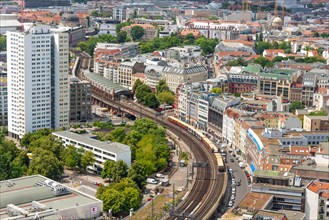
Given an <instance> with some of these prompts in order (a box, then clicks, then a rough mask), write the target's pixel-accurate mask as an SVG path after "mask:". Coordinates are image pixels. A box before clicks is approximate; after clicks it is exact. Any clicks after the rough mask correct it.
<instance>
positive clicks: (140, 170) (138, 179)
mask: <svg viewBox="0 0 329 220" xmlns="http://www.w3.org/2000/svg"><path fill="white" fill-rule="evenodd" d="M128 178H130V179H132V180H133V181H134V182H135V183H136V184H137V185H138V187H139V188H140V189H142V188H143V187H144V186H145V184H146V179H147V173H146V170H145V168H144V166H143V165H142V164H141V163H139V162H138V161H135V162H134V163H132V165H131V166H130V169H129V172H128Z"/></svg>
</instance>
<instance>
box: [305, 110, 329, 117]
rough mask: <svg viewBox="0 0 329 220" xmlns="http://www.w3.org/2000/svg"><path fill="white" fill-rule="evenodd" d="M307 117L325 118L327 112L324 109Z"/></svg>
mask: <svg viewBox="0 0 329 220" xmlns="http://www.w3.org/2000/svg"><path fill="white" fill-rule="evenodd" d="M309 115H310V116H327V115H328V112H327V111H326V110H325V109H322V110H320V111H315V112H311V113H310V114H309Z"/></svg>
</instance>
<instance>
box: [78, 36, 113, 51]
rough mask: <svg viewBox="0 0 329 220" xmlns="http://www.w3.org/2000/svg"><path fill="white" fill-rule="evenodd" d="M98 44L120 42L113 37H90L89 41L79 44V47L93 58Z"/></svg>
mask: <svg viewBox="0 0 329 220" xmlns="http://www.w3.org/2000/svg"><path fill="white" fill-rule="evenodd" d="M97 43H118V40H117V38H116V37H115V36H113V35H110V34H102V35H98V36H97V37H90V38H88V40H86V41H82V42H80V43H78V46H77V47H78V49H80V50H82V51H84V52H86V53H88V54H89V55H91V56H92V55H93V53H94V50H95V47H96V45H97Z"/></svg>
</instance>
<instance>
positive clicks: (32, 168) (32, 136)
mask: <svg viewBox="0 0 329 220" xmlns="http://www.w3.org/2000/svg"><path fill="white" fill-rule="evenodd" d="M51 132H52V131H51V130H50V129H41V130H38V131H36V132H34V133H28V134H26V135H25V136H24V137H23V138H22V139H21V143H20V144H21V146H22V147H23V148H22V149H18V148H17V146H16V145H15V143H14V142H13V141H8V140H5V139H4V135H2V136H1V140H0V179H1V180H3V179H10V178H16V177H20V176H22V175H25V174H28V175H33V174H41V175H44V176H46V177H48V178H51V179H59V178H60V177H61V175H62V174H63V172H64V166H66V167H68V168H70V169H80V170H85V169H86V168H87V166H89V165H91V164H93V163H94V160H95V159H94V154H93V153H92V152H90V151H85V152H84V151H83V149H77V148H75V147H73V146H69V147H67V148H64V147H63V144H62V143H61V142H60V141H59V140H58V139H56V138H55V137H53V136H52V134H51ZM29 153H30V158H31V160H30V158H29V157H28V154H29Z"/></svg>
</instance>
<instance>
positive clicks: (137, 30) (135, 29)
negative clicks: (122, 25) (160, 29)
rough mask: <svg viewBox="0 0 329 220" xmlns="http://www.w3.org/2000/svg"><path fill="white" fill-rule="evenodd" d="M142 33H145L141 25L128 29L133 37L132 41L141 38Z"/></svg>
mask: <svg viewBox="0 0 329 220" xmlns="http://www.w3.org/2000/svg"><path fill="white" fill-rule="evenodd" d="M144 34H145V31H144V28H142V27H141V26H137V25H136V26H133V27H132V28H131V30H130V36H131V38H132V39H133V41H138V40H141V39H142V37H143V36H144Z"/></svg>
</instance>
